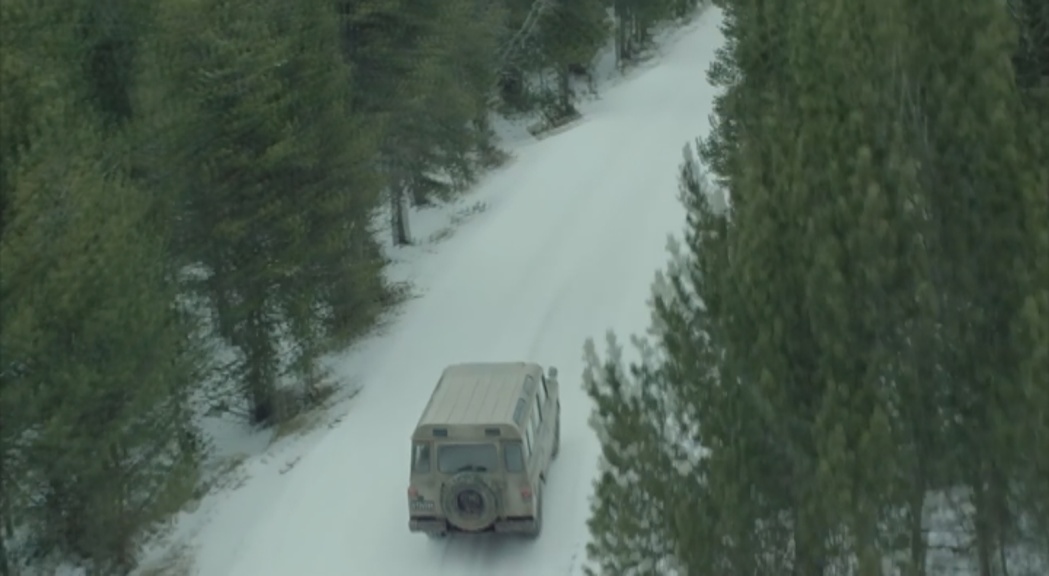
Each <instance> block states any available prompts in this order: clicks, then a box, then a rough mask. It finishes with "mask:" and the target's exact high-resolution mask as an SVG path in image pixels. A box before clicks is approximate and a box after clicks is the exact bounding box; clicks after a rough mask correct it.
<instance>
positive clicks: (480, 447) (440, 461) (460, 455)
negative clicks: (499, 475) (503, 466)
mask: <svg viewBox="0 0 1049 576" xmlns="http://www.w3.org/2000/svg"><path fill="white" fill-rule="evenodd" d="M437 469H438V470H440V471H441V472H442V473H444V474H456V473H458V472H490V471H494V470H498V469H499V451H498V450H497V449H496V445H495V444H494V443H493V444H442V445H440V446H438V447H437Z"/></svg>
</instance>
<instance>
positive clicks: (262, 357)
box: [244, 295, 276, 424]
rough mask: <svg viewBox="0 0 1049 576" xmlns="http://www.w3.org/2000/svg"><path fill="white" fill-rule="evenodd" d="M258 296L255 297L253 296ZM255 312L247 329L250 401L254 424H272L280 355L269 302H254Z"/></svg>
mask: <svg viewBox="0 0 1049 576" xmlns="http://www.w3.org/2000/svg"><path fill="white" fill-rule="evenodd" d="M253 296H255V295H253ZM250 305H251V312H249V313H248V322H247V326H246V327H245V332H246V334H245V343H246V344H247V346H246V349H245V350H244V354H245V356H246V362H247V364H248V367H247V368H248V369H247V374H246V378H247V385H248V400H249V401H250V404H251V423H252V424H268V423H270V421H271V419H272V417H273V413H274V405H273V403H274V395H275V390H274V372H275V371H274V370H273V363H274V362H275V361H276V353H275V350H274V349H273V346H272V342H271V341H270V339H271V338H272V334H270V331H269V323H268V322H267V321H266V309H265V308H266V301H265V298H264V297H262V298H257V299H253V301H252V302H251V303H250Z"/></svg>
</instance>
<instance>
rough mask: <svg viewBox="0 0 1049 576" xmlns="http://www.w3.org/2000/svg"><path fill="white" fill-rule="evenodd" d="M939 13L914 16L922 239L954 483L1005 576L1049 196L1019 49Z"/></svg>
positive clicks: (989, 12) (989, 5) (989, 22)
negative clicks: (1031, 305)
mask: <svg viewBox="0 0 1049 576" xmlns="http://www.w3.org/2000/svg"><path fill="white" fill-rule="evenodd" d="M934 14H936V8H935V7H934V6H932V5H927V4H922V5H920V6H916V7H914V11H913V15H912V21H913V22H914V23H915V28H916V33H920V34H921V36H922V38H923V40H924V46H923V50H922V52H921V54H920V58H919V59H918V60H917V61H918V63H919V65H918V70H917V74H916V78H917V79H918V81H919V84H918V86H919V90H920V91H921V92H920V94H921V95H922V98H921V99H919V100H918V102H919V104H918V106H919V110H920V116H919V118H920V120H921V121H922V122H923V124H924V128H923V131H922V135H921V140H920V144H921V145H918V146H915V147H914V149H913V150H912V153H913V154H915V157H916V159H917V160H918V162H919V163H920V166H921V170H920V172H919V175H918V177H919V178H920V179H921V181H922V183H923V187H924V189H925V191H926V193H927V194H928V195H929V204H928V206H929V213H930V216H931V226H930V228H931V230H930V233H929V235H928V237H927V238H926V240H927V242H928V244H929V246H931V249H932V250H934V254H935V263H936V267H937V274H936V277H935V282H934V283H933V284H932V287H933V289H934V290H935V294H936V297H937V299H938V300H939V302H940V305H941V308H940V316H939V318H938V320H939V322H940V323H941V325H942V332H943V336H942V338H943V345H942V349H941V351H940V354H941V356H940V358H939V359H938V360H939V361H940V362H941V364H942V365H943V366H944V367H945V370H946V375H947V379H948V382H949V385H948V387H947V392H946V397H945V399H944V405H943V409H944V410H945V412H946V413H947V414H949V419H948V422H949V423H950V426H949V427H948V428H947V429H946V430H945V433H946V434H947V435H948V436H947V437H948V442H949V444H950V445H951V446H952V447H953V449H954V451H953V454H952V456H953V458H952V459H951V460H949V461H948V462H947V463H946V466H947V467H948V481H949V483H950V485H952V486H965V487H966V488H967V493H968V494H969V498H968V501H969V503H971V505H972V506H973V509H974V511H975V512H974V516H973V518H972V526H973V537H974V545H975V549H976V551H977V552H976V561H977V564H978V566H979V570H980V573H981V574H990V573H992V572H994V571H996V570H1005V569H1006V567H1005V566H997V565H998V564H1002V563H1004V562H1005V557H1004V555H1002V552H1003V551H1004V550H1003V549H1004V547H1005V546H1007V545H1008V543H1009V540H1010V539H1011V538H1010V534H1014V533H1015V530H1016V529H1017V528H1018V517H1017V514H1016V512H1017V510H1018V507H1026V506H1028V504H1027V501H1028V500H1029V498H1030V494H1026V495H1024V496H1022V497H1020V498H1019V499H1017V494H1016V493H1015V492H1014V489H1015V488H1016V487H1017V483H1016V482H1017V479H1018V473H1019V472H1020V470H1021V469H1023V468H1024V467H1025V466H1026V461H1027V460H1028V458H1027V456H1026V453H1027V450H1026V449H1025V448H1022V447H1023V446H1024V445H1025V443H1027V442H1029V441H1030V440H1029V439H1030V436H1029V430H1031V429H1032V428H1034V429H1039V428H1040V427H1041V426H1042V425H1041V424H1037V423H1036V421H1032V420H1030V419H1027V418H1020V417H1018V415H1020V414H1025V413H1026V409H1025V408H1024V407H1025V406H1026V405H1027V397H1028V396H1029V394H1030V393H1029V392H1028V391H1027V390H1029V388H1028V387H1027V386H1025V381H1029V380H1027V379H1028V378H1031V377H1035V378H1038V377H1041V381H1042V382H1044V381H1046V378H1049V376H1047V375H1045V374H1040V375H1036V374H1034V373H1028V374H1027V375H1026V377H1025V376H1024V374H1022V373H1021V372H1020V370H1021V367H1022V366H1025V365H1026V366H1030V364H1029V363H1028V361H1029V360H1030V359H1031V358H1032V355H1034V356H1037V355H1039V354H1041V353H1040V352H1035V351H1034V348H1031V346H1037V345H1038V344H1036V342H1037V340H1032V339H1025V340H1019V339H1017V332H1016V328H1017V323H1018V322H1022V320H1021V318H1022V313H1021V310H1022V309H1023V307H1024V302H1025V300H1028V299H1029V298H1030V297H1032V296H1035V295H1036V294H1039V293H1042V292H1044V283H1042V282H1044V280H1041V279H1040V278H1039V275H1040V274H1041V273H1040V272H1039V270H1041V269H1042V268H1043V266H1044V265H1043V264H1040V263H1039V260H1041V259H1043V258H1040V256H1044V252H1042V250H1044V248H1043V247H1044V241H1042V240H1041V238H1043V237H1044V235H1045V233H1046V232H1045V231H1046V224H1045V219H1044V218H1043V219H1041V220H1040V221H1039V222H1037V223H1036V222H1035V221H1034V220H1031V219H1030V218H1031V217H1032V216H1034V215H1038V216H1041V215H1044V214H1045V213H1046V212H1045V205H1046V201H1047V198H1046V195H1045V189H1046V188H1045V186H1046V184H1045V180H1044V168H1041V169H1036V168H1035V167H1036V166H1038V163H1037V160H1038V152H1037V151H1035V150H1034V148H1033V147H1032V146H1031V144H1030V143H1031V142H1032V141H1034V140H1036V139H1037V136H1035V134H1031V133H1030V132H1028V130H1030V129H1031V128H1030V126H1029V125H1028V123H1027V122H1025V115H1024V112H1023V106H1022V95H1021V94H1020V93H1019V92H1018V91H1017V85H1016V83H1015V81H1014V78H1015V76H1014V69H1013V66H1012V65H1011V63H1010V60H1009V59H1010V56H1011V55H1013V54H1015V53H1016V46H1015V44H1014V42H1015V36H1013V34H1012V30H1011V26H1010V22H1009V18H1008V15H1007V13H1006V12H1005V11H1004V10H1003V7H1002V5H1001V4H1000V3H997V2H993V1H987V2H980V3H977V4H975V5H973V6H972V7H971V8H970V9H969V10H967V11H965V12H964V13H963V14H958V15H957V17H956V18H955V19H953V20H952V24H951V25H950V26H945V25H944V23H943V22H942V19H941V18H939V17H937V16H935V15H934ZM1035 126H1036V124H1035ZM1036 130H1037V129H1036ZM1032 136H1035V137H1034V138H1032ZM1036 217H1037V216H1036ZM1005 254H1008V255H1009V256H1008V257H1003V255H1005ZM1042 278H1044V277H1042ZM1040 280H1041V282H1040ZM1035 298H1036V299H1037V296H1035ZM1043 422H1044V420H1043ZM1021 430H1022V432H1021ZM1028 446H1029V444H1028ZM1032 449H1033V447H1032Z"/></svg>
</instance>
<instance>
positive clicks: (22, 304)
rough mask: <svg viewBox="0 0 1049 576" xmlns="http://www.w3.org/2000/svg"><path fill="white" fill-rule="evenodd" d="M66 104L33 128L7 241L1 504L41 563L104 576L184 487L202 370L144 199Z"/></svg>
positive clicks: (123, 561)
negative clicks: (56, 558)
mask: <svg viewBox="0 0 1049 576" xmlns="http://www.w3.org/2000/svg"><path fill="white" fill-rule="evenodd" d="M70 100H72V99H71V98H70V99H67V100H66V101H64V102H63V101H52V102H50V103H49V113H48V117H47V118H38V119H37V121H38V122H39V124H37V130H35V131H34V132H35V136H34V141H33V143H32V144H31V145H30V147H29V148H28V149H27V150H26V151H25V153H24V155H23V156H22V158H21V159H20V161H19V163H18V165H17V171H16V172H15V174H14V178H13V181H12V194H11V197H10V206H11V212H12V214H13V215H12V216H11V218H10V220H9V222H8V224H7V226H6V228H5V231H4V236H3V238H2V251H3V257H2V258H0V266H2V274H0V278H2V280H0V281H2V283H3V289H2V294H3V303H2V307H3V312H4V313H3V330H2V331H0V333H2V348H3V357H4V359H5V364H6V365H7V367H8V368H7V369H5V374H4V383H3V391H4V394H3V395H4V397H5V398H4V404H5V406H7V407H14V406H12V405H17V407H16V408H15V410H14V412H7V411H6V410H5V414H10V413H17V414H19V415H20V416H19V418H18V419H17V420H16V421H14V422H11V423H10V424H14V425H17V426H18V428H17V429H16V430H15V431H14V432H16V433H17V434H16V436H14V437H13V438H9V439H8V441H9V442H11V443H12V444H9V445H13V446H14V447H15V449H16V452H15V453H16V454H19V455H20V457H19V459H18V460H17V464H16V466H15V467H14V469H13V470H6V471H5V474H9V475H11V476H9V477H8V478H6V479H5V480H8V481H12V483H11V484H8V483H7V482H5V493H7V494H13V495H14V496H13V498H14V501H13V502H9V503H8V506H10V507H11V509H12V510H11V512H12V519H13V520H14V522H16V523H17V525H19V526H23V527H30V528H32V529H33V532H32V534H33V535H34V539H35V542H36V546H37V547H38V549H40V550H43V551H46V552H52V551H55V552H60V553H62V554H63V555H73V556H76V557H80V558H81V559H84V560H87V561H90V562H91V563H92V564H93V565H94V566H95V568H96V569H97V570H100V571H103V572H109V573H112V572H114V571H119V570H125V569H128V568H130V567H131V566H132V565H133V564H134V559H135V555H136V543H137V538H138V537H139V536H140V535H141V534H142V530H143V529H144V528H146V527H148V526H150V525H151V524H152V523H153V522H155V521H157V520H159V519H161V518H163V517H164V515H165V514H170V513H172V512H173V511H174V510H175V508H176V507H177V506H178V505H179V504H181V502H182V501H183V500H184V498H185V496H186V495H187V494H188V490H190V489H192V487H193V483H194V481H195V466H196V454H195V453H193V452H192V451H186V450H185V449H184V448H185V446H184V445H181V444H180V442H179V440H180V439H181V438H183V437H184V435H185V434H191V433H192V429H191V427H190V424H189V412H188V400H189V394H190V393H191V392H192V390H193V386H194V385H195V379H196V377H197V375H198V371H197V364H196V362H197V361H198V359H199V358H200V356H199V351H198V350H196V348H195V347H194V346H193V345H192V339H191V336H190V335H191V329H192V325H191V324H189V323H187V319H186V317H185V316H184V315H183V313H182V311H180V310H179V309H178V308H177V307H176V300H175V297H176V293H175V291H174V290H173V289H172V283H171V282H170V280H171V279H170V277H168V275H167V272H168V270H167V267H166V265H165V263H164V260H163V256H164V247H163V244H162V243H161V241H162V239H160V238H157V237H156V236H155V234H154V231H153V230H152V229H151V228H149V227H148V220H147V219H146V215H147V214H148V210H149V205H148V196H146V195H143V194H141V193H140V191H139V190H137V189H136V188H135V187H134V186H132V185H130V183H129V181H128V179H127V177H126V175H125V174H124V173H123V170H125V167H123V166H120V165H119V164H116V165H114V164H112V163H109V162H107V160H106V158H107V156H112V155H111V154H109V153H108V152H111V151H109V150H107V144H106V143H105V140H103V132H102V130H101V129H100V128H99V127H98V126H97V125H92V122H91V118H92V114H91V112H90V111H87V110H83V109H80V108H77V107H75V106H74V105H72V104H71V102H70ZM7 424H8V422H5V429H6V425H7ZM5 468H6V467H5ZM8 487H11V488H13V489H12V490H11V491H8Z"/></svg>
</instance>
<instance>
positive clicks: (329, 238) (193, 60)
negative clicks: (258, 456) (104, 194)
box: [143, 0, 384, 422]
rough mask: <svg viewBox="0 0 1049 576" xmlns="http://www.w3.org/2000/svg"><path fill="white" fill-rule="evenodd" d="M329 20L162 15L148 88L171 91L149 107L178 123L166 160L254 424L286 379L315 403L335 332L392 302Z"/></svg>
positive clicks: (216, 3)
mask: <svg viewBox="0 0 1049 576" xmlns="http://www.w3.org/2000/svg"><path fill="white" fill-rule="evenodd" d="M329 9H330V7H328V5H325V4H324V3H319V2H318V3H306V4H301V3H300V4H296V5H295V6H291V5H286V4H282V3H279V2H273V3H269V4H266V3H264V4H261V5H260V4H257V3H256V4H252V6H251V8H250V9H248V8H247V7H246V6H243V5H241V3H239V2H236V1H235V0H200V1H197V0H186V1H185V2H178V3H173V4H169V5H166V6H165V7H164V8H163V9H162V10H161V11H160V14H159V15H158V19H159V20H161V21H162V22H163V24H164V29H165V34H164V37H163V38H161V39H160V40H159V41H158V42H157V44H156V46H155V47H154V50H155V52H154V53H153V56H152V58H153V59H152V63H153V65H154V69H156V70H158V71H159V72H157V74H158V75H159V76H160V78H158V79H157V80H156V82H146V81H143V84H145V85H150V84H159V83H161V82H162V83H163V84H162V85H163V86H165V92H164V94H163V95H161V96H157V95H153V96H152V98H151V99H146V101H147V102H152V108H151V110H153V111H154V112H152V114H154V115H155V116H156V118H157V119H158V120H156V121H157V122H159V123H161V124H163V123H164V122H169V124H168V126H167V128H168V130H166V131H165V138H167V137H171V138H173V140H172V141H171V142H170V143H168V144H166V145H164V148H163V149H165V150H167V151H169V152H171V153H172V157H170V158H165V160H166V161H167V162H169V163H170V166H173V167H175V172H176V173H175V174H174V178H173V185H169V188H170V189H172V190H173V193H174V194H177V195H178V196H179V197H180V198H183V199H184V200H183V202H182V207H183V208H184V209H185V210H186V214H185V216H184V217H182V219H181V222H182V224H183V237H184V242H185V247H186V252H187V255H188V260H189V261H190V262H191V263H199V264H203V265H204V266H205V267H206V270H207V279H206V280H205V281H204V283H203V286H202V289H203V293H204V294H206V295H207V297H208V298H209V301H210V303H211V305H212V307H213V310H214V312H215V317H216V325H217V327H218V332H219V334H220V335H221V337H222V338H224V339H225V340H226V341H227V342H229V343H230V344H232V345H233V346H234V348H235V349H236V350H237V351H238V352H239V353H240V354H241V355H242V356H241V363H240V372H239V374H238V379H239V381H240V382H242V383H243V385H244V390H245V398H246V400H247V404H248V411H249V413H250V415H251V420H252V421H254V422H273V421H275V420H280V419H281V418H282V417H283V414H282V412H283V411H284V410H285V408H286V406H284V405H282V403H281V402H278V396H277V389H278V384H279V383H280V382H281V381H282V377H283V376H284V372H285V371H286V370H287V369H289V368H292V369H293V370H294V375H295V376H297V377H298V378H297V380H298V381H299V382H301V383H303V384H304V385H306V389H305V393H306V394H307V395H309V394H312V392H313V390H312V387H313V385H314V384H316V379H317V378H318V377H319V376H318V375H317V374H316V373H314V372H313V369H314V368H315V360H316V358H317V356H318V354H319V353H320V352H321V351H322V349H323V346H324V345H325V342H326V339H327V338H329V337H330V336H331V335H332V334H331V333H330V332H329V331H328V329H329V328H332V327H335V326H340V325H341V328H342V330H344V331H350V330H351V329H357V330H360V328H361V324H367V323H369V322H370V321H371V320H372V319H373V318H374V315H375V314H376V313H377V312H378V303H379V302H381V299H382V296H383V292H384V286H383V283H382V280H381V277H380V276H379V272H380V270H379V260H378V253H377V247H376V246H375V243H374V239H373V238H372V237H371V235H370V231H371V225H370V213H371V210H372V209H373V207H374V206H375V203H376V201H377V193H378V180H377V178H376V175H375V174H374V172H373V171H372V169H371V168H370V167H369V160H370V159H371V158H372V157H373V155H374V148H373V146H372V142H371V141H370V140H371V139H370V138H369V134H370V132H369V131H367V130H362V129H360V128H361V124H360V123H359V121H358V119H356V118H354V117H353V116H352V115H351V114H350V112H349V109H348V105H349V103H350V98H351V94H352V92H351V87H350V85H349V83H348V74H347V72H346V70H345V67H344V65H343V64H342V63H341V61H340V58H339V54H338V50H337V48H336V47H337V42H338V36H337V34H338V29H337V22H336V18H335V14H334V13H332V12H329ZM165 59H167V60H170V64H168V63H166V62H165ZM144 98H145V97H144ZM169 107H170V109H175V110H179V111H181V113H182V114H183V116H182V117H180V118H178V117H175V118H173V117H171V116H169V115H166V110H167V109H169ZM165 119H168V120H165ZM349 324H354V325H353V326H350V325H349ZM288 344H290V346H291V357H290V358H288V357H286V355H285V354H284V350H285V349H286V348H284V347H285V346H287V345H288ZM297 403H298V401H293V404H297ZM291 408H294V405H293V406H291Z"/></svg>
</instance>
